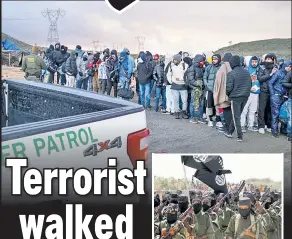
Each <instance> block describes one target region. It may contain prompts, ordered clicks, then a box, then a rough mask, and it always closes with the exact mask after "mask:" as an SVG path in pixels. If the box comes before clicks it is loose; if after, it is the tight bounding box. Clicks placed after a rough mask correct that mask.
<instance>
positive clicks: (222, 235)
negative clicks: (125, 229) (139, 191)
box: [154, 187, 282, 239]
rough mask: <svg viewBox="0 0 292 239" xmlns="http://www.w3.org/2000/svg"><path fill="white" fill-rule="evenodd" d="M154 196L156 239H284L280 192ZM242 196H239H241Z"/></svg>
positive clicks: (194, 191)
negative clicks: (282, 238)
mask: <svg viewBox="0 0 292 239" xmlns="http://www.w3.org/2000/svg"><path fill="white" fill-rule="evenodd" d="M249 189H252V190H251V191H249V190H247V188H245V189H244V191H243V193H240V194H237V193H234V192H235V188H233V190H232V191H229V192H230V193H228V194H227V195H224V194H222V193H219V194H217V195H216V194H215V193H212V192H211V191H209V190H204V191H203V190H197V189H195V190H191V191H189V196H187V195H186V194H183V192H182V191H177V193H171V192H165V193H164V194H163V195H162V196H159V194H156V193H155V196H154V238H155V239H187V238H188V239H281V227H282V225H281V221H282V205H281V192H278V191H271V190H270V189H266V191H265V193H261V192H260V190H259V189H258V188H257V187H252V188H249ZM239 195H240V196H239Z"/></svg>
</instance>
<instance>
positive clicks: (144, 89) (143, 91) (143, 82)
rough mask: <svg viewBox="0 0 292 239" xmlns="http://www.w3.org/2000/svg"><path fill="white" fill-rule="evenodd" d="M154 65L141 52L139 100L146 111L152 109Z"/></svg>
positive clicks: (139, 60) (139, 59)
mask: <svg viewBox="0 0 292 239" xmlns="http://www.w3.org/2000/svg"><path fill="white" fill-rule="evenodd" d="M152 75H153V68H152V64H151V63H150V62H149V58H147V56H146V54H145V53H144V52H140V54H139V58H138V65H137V78H138V81H139V100H140V105H142V106H143V107H144V108H145V109H148V110H150V109H151V101H150V93H151V78H152V77H153V76H152Z"/></svg>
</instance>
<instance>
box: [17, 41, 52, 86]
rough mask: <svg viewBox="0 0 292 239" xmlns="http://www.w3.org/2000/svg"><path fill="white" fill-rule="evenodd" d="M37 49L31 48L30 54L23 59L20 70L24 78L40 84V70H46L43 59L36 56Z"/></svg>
mask: <svg viewBox="0 0 292 239" xmlns="http://www.w3.org/2000/svg"><path fill="white" fill-rule="evenodd" d="M37 53H38V48H37V47H36V46H33V47H32V53H31V54H30V55H28V56H26V57H24V59H23V62H22V70H23V71H24V72H25V78H26V79H27V80H29V81H36V82H41V75H42V70H45V69H46V68H47V66H46V64H45V62H44V60H43V58H41V57H40V56H37Z"/></svg>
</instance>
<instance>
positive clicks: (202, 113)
mask: <svg viewBox="0 0 292 239" xmlns="http://www.w3.org/2000/svg"><path fill="white" fill-rule="evenodd" d="M203 115H204V102H201V105H200V109H199V120H202V119H203Z"/></svg>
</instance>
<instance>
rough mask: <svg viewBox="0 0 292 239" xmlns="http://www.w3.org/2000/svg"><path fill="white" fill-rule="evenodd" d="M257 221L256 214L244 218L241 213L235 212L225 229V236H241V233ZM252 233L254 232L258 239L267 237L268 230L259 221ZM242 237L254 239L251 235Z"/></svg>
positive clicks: (233, 238) (243, 238) (235, 237)
mask: <svg viewBox="0 0 292 239" xmlns="http://www.w3.org/2000/svg"><path fill="white" fill-rule="evenodd" d="M256 221H257V217H256V216H253V215H251V216H249V217H247V219H244V218H242V217H241V216H240V214H235V215H234V216H232V218H231V220H230V222H229V225H228V227H227V229H226V231H225V237H227V238H228V237H231V238H232V239H237V238H239V236H240V234H241V233H242V232H243V231H244V230H245V229H247V228H248V227H249V226H251V224H253V223H254V222H256ZM250 233H251V234H253V235H254V236H255V237H256V239H266V238H267V237H266V232H265V229H264V227H263V225H262V224H261V223H260V221H258V222H257V223H256V224H255V226H253V227H252V229H251V230H250ZM241 239H252V237H250V236H249V235H244V236H243V237H242V238H241Z"/></svg>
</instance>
